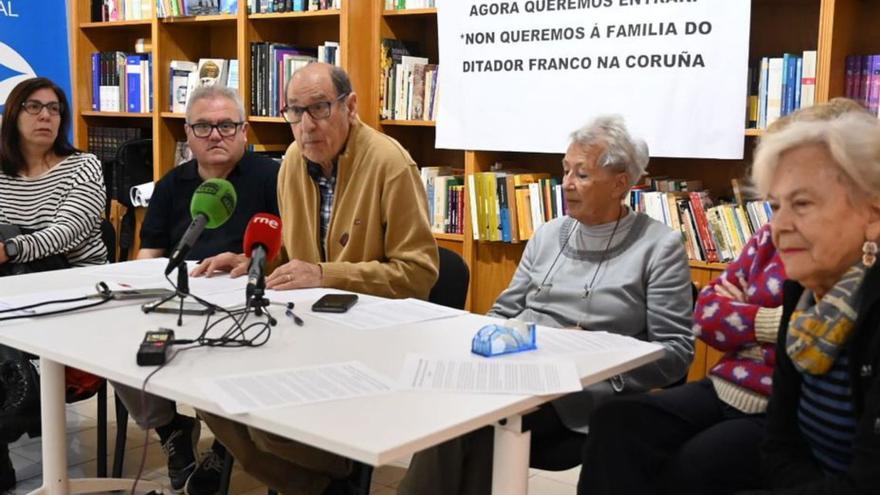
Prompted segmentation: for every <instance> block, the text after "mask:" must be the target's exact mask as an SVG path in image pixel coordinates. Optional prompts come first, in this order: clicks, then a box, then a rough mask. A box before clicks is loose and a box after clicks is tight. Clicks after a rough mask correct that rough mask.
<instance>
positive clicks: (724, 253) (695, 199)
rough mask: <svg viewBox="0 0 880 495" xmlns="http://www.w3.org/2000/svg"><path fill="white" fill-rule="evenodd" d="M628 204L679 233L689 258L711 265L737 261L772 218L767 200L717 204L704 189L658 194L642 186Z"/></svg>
mask: <svg viewBox="0 0 880 495" xmlns="http://www.w3.org/2000/svg"><path fill="white" fill-rule="evenodd" d="M735 187H736V186H735ZM739 187H744V186H739ZM627 204H628V205H629V206H630V207H631V208H632V209H633V210H634V211H638V212H642V213H644V214H646V215H648V216H650V217H651V218H653V219H654V220H657V221H658V222H662V223H664V224H666V225H667V226H669V228H671V229H672V230H674V231H676V232H680V233H681V237H682V242H683V243H684V247H685V251H686V252H687V255H688V258H690V259H692V260H696V261H706V262H710V263H711V262H727V261H731V260H733V259H734V258H736V257H737V256H738V255H739V253H740V251H741V250H742V249H743V246H745V245H746V243H747V242H748V240H749V238H750V237H751V236H752V235H754V233H755V231H757V230H758V229H759V228H761V226H762V225H764V224H765V223H767V222H769V221H770V218H771V217H772V212H771V210H770V206H769V203H767V202H766V201H745V202H744V203H738V204H736V203H720V204H714V202H713V201H712V199H711V197H710V196H709V193H708V192H707V191H704V190H690V191H680V190H669V191H657V190H651V189H649V188H648V187H645V186H642V187H639V188H633V189H632V190H631V191H630V192H629V195H628V197H627Z"/></svg>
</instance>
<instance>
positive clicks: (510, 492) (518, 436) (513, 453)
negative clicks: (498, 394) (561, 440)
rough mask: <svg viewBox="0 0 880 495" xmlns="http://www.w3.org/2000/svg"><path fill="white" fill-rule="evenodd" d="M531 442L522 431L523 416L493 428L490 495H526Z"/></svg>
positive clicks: (529, 433) (509, 419)
mask: <svg viewBox="0 0 880 495" xmlns="http://www.w3.org/2000/svg"><path fill="white" fill-rule="evenodd" d="M531 439H532V433H531V432H528V431H526V432H524V431H522V416H519V415H517V416H513V417H510V418H507V419H506V420H504V421H502V422H501V423H499V424H496V425H495V449H494V454H493V461H492V495H501V494H504V495H525V494H526V493H528V491H529V444H530V443H531Z"/></svg>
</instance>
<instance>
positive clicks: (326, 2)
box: [248, 0, 357, 14]
mask: <svg viewBox="0 0 880 495" xmlns="http://www.w3.org/2000/svg"><path fill="white" fill-rule="evenodd" d="M355 1H357V0H355ZM341 3H342V0H248V12H249V13H251V14H271V13H281V12H308V11H314V10H329V9H336V10H338V9H339V8H340V6H341Z"/></svg>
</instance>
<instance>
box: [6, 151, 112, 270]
mask: <svg viewBox="0 0 880 495" xmlns="http://www.w3.org/2000/svg"><path fill="white" fill-rule="evenodd" d="M106 200H107V194H106V192H105V190H104V177H103V174H102V173H101V163H100V162H99V161H98V159H97V158H95V156H94V155H91V154H86V153H74V154H73V155H70V156H68V157H66V158H64V159H63V160H62V161H61V162H60V163H58V164H57V165H56V166H55V167H53V168H52V169H51V170H49V171H48V172H46V173H45V174H43V175H41V176H39V177H11V176H9V175H6V174H4V173H2V172H0V223H6V224H12V225H16V226H18V227H20V228H24V229H32V230H36V231H37V232H34V233H32V234H25V235H20V236H18V237H16V241H17V242H18V245H19V247H20V250H19V255H18V256H17V257H16V258H15V260H13V261H15V262H16V263H26V262H29V261H34V260H38V259H41V258H45V257H48V256H52V255H55V254H63V255H64V256H66V257H67V260H68V262H69V263H70V264H71V265H73V266H81V265H95V264H101V263H106V262H107V249H106V247H105V246H104V243H103V241H102V240H101V217H102V215H103V213H104V205H105V202H106Z"/></svg>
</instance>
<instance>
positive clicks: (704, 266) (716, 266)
mask: <svg viewBox="0 0 880 495" xmlns="http://www.w3.org/2000/svg"><path fill="white" fill-rule="evenodd" d="M688 265H690V267H691V268H699V269H701V270H719V271H724V269H726V268H727V263H709V262H706V261H697V260H688Z"/></svg>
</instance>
